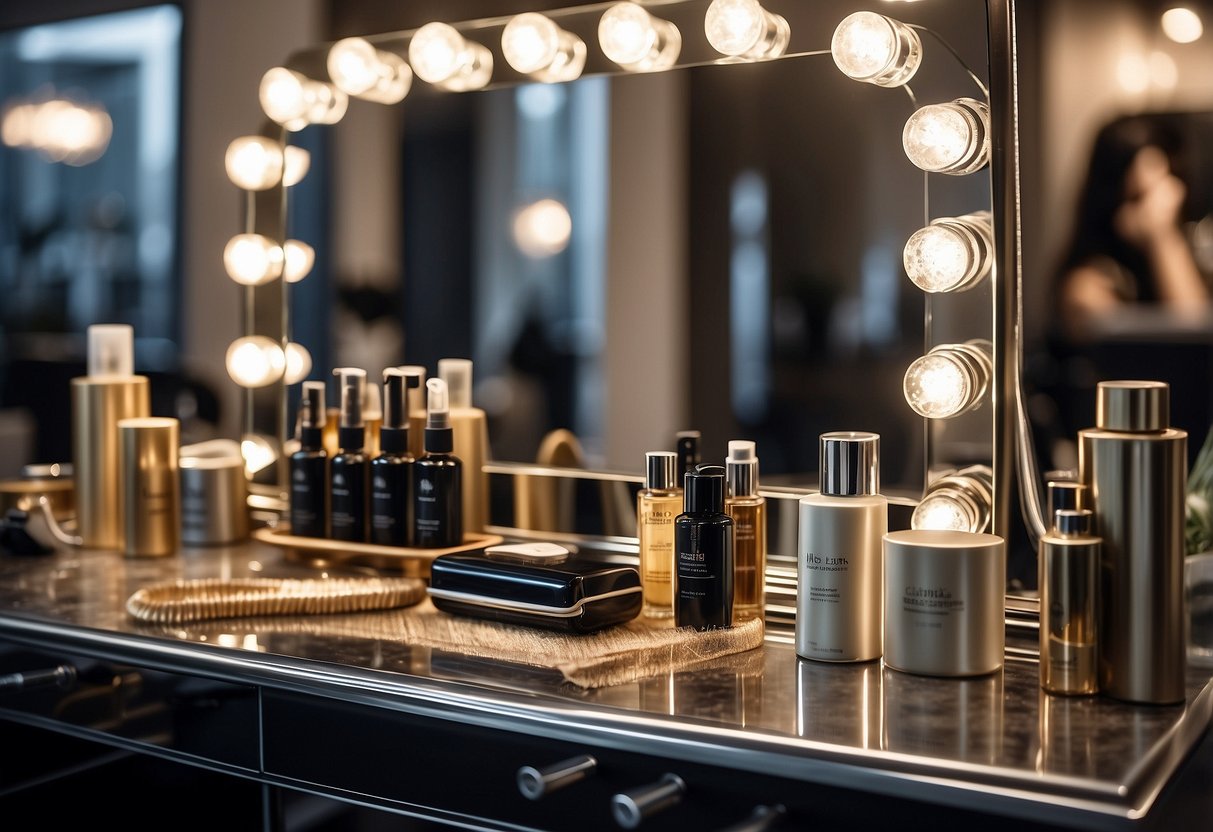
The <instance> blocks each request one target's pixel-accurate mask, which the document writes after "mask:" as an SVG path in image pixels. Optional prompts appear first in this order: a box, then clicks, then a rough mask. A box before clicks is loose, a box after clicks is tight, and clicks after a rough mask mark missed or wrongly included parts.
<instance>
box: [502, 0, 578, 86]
mask: <svg viewBox="0 0 1213 832" xmlns="http://www.w3.org/2000/svg"><path fill="white" fill-rule="evenodd" d="M501 51H502V54H504V55H505V60H506V63H508V64H509V65H510V66H512V67H513V68H514V69H515V70H517V71H518V72H521V73H522V74H523V75H530V76H532V77H534V78H535V79H536V80H539V81H545V82H548V83H555V82H560V81H572V80H574V79H576V78H577V77H579V76H580V75H581V70H583V69H584V68H585V55H586V49H585V41H583V40H582V39H581V38H579V37H577V36H576V35H574V34H573V33H572V32H567V31H565V30H564V29H561V28H560V27H559V26H557V25H556V23H555V22H554V21H553V20H552V19H551V18H550V17H547V16H545V15H542V14H537V13H535V12H527V13H525V14H520V15H517V16H515V17H512V18H510V22H509V23H507V24H506V25H505V29H504V30H502V32H501Z"/></svg>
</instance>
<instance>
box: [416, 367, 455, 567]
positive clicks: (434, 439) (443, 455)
mask: <svg viewBox="0 0 1213 832" xmlns="http://www.w3.org/2000/svg"><path fill="white" fill-rule="evenodd" d="M425 386H426V390H427V395H428V402H427V404H428V407H427V412H426V419H425V455H424V456H423V457H421V459H419V460H417V462H416V463H414V465H413V545H414V546H417V547H419V548H423V549H447V548H450V547H452V546H458V545H460V544H461V543H462V542H463V476H462V475H463V463H462V462H460V460H459V457H457V456H455V454H454V453H453V451H454V448H455V438H454V436H453V433H454V431H453V430H452V428H451V413H450V403H449V400H448V398H447V387H446V382H445V381H443V380H442V379H440V378H432V379H430V380H429V381H427V382H426V383H425Z"/></svg>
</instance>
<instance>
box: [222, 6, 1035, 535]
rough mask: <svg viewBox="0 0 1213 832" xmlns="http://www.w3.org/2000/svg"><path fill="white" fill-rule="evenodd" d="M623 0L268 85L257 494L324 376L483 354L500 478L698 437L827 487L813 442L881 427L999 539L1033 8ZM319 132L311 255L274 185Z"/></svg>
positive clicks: (366, 54) (803, 484)
mask: <svg viewBox="0 0 1213 832" xmlns="http://www.w3.org/2000/svg"><path fill="white" fill-rule="evenodd" d="M486 5H490V6H491V7H493V8H495V9H497V8H500V4H486ZM540 5H541V4H540ZM617 5H618V4H613V3H600V4H594V5H587V6H579V7H574V8H560V9H544V10H543V17H542V18H540V17H533V16H528V15H525V14H524V13H526V12H534V11H536V9H534V8H528V9H521V8H519V9H517V10H514V9H511V10H510V11H516V12H517V14H508V15H504V16H500V17H493V18H483V19H478V20H473V21H468V22H459V21H449V22H444V26H438V27H434V26H431V27H429V28H425V27H422V26H421V25H420V24H422V23H425V21H421V20H416V21H410V22H409V24H411V25H412V26H413V28H407V29H401V30H399V31H392V30H390V29H389V28H388V27H385V28H384V29H383V30H381V31H383V32H384V33H382V34H367V33H366V32H365V30H363V31H361V32H359V34H360V35H363V37H361V39H359V40H337V41H334V42H332V43H326V44H319V45H317V46H316V47H315V48H313V49H309V50H304V51H303V52H301V53H298V54H295V55H292V56H288V57H287V58H286V59H285V60H284V61H283V63H282V65H281V66H280V67H276V68H273V69H272V71H271V72H268V73H267V75H266V80H265V82H264V84H263V87H262V93H263V95H262V101H263V105H264V109H265V110H266V114H267V121H266V124H265V127H264V129H263V130H262V131H261V134H262V136H261V137H260V138H258V137H246V138H245V139H243V140H240V141H243V142H244V144H243V145H240V146H239V147H237V146H236V145H233V147H234V148H235V150H234V151H233V152H236V151H237V150H240V149H241V148H247V149H246V150H244V152H247V153H248V154H250V156H248V157H246V158H254V159H260V158H262V156H264V158H266V159H269V160H270V164H269V167H268V168H267V170H269V172H270V174H269V176H268V177H267V178H266V179H265V180H262V181H261V182H256V183H253V184H255V185H256V186H257V187H258V188H260V189H251V190H248V197H247V211H246V212H245V227H244V229H243V230H244V231H245V232H248V233H252V234H259V235H261V236H262V237H264V238H265V239H264V240H258V239H251V238H245V239H244V240H243V242H247V243H248V244H249V245H251V246H256V247H257V248H256V250H255V252H254V253H255V254H257V258H261V259H260V260H258V264H260V263H261V262H264V263H265V264H266V265H265V267H264V268H261V267H260V266H259V267H258V268H257V269H255V270H254V271H255V272H256V274H255V275H254V276H253V278H252V279H251V280H247V281H246V282H247V283H249V284H250V285H249V286H248V288H247V289H246V290H245V291H246V293H247V303H246V311H247V313H248V316H247V337H248V338H251V339H257V340H246V341H244V342H243V343H242V344H241V346H240V349H241V350H243V352H240V353H239V354H237V353H236V351H233V352H232V353H230V354H229V355H230V357H231V360H230V361H229V368H230V369H231V370H232V371H233V372H234V374H235V375H234V377H235V376H240V375H241V372H242V367H244V366H246V365H245V364H243V363H242V359H246V360H247V362H248V364H247V366H251V367H252V368H253V369H254V370H255V371H256V372H253V373H252V375H251V376H250V375H247V374H246V375H244V376H243V378H244V381H245V382H246V383H248V382H257V383H261V382H264V384H262V386H250V388H249V391H248V393H247V401H248V418H247V422H246V436H245V442H246V448H248V449H249V451H250V452H252V451H257V452H258V453H260V454H261V455H262V456H261V457H260V459H261V464H251V465H250V468H257V469H258V470H257V472H256V473H255V474H254V489H255V490H256V491H257V495H256V496H255V499H257V500H260V501H261V502H262V503H263V504H265V505H268V506H271V507H272V506H273V505H275V503H276V502H277V503H280V502H281V498H282V489H283V486H284V480H283V479H282V471H283V467H282V464H281V459H282V454H281V450H282V448H283V447H284V446H285V445H286V444H287V443H288V442H289V441H290V440H291V437H292V434H293V431H292V429H291V426H292V419H293V414H292V408H291V401H292V395H293V388H294V387H295V386H296V382H298V381H300V380H302V378H303V377H312V378H326V376H327V372H328V367H327V365H328V364H333V365H336V364H351V363H355V364H360V365H363V366H366V367H367V369H368V370H369V371H370V373H371V374H372V375H374V374H375V373H377V372H378V371H379V370H380V369H381V367H382V366H390V365H394V364H400V363H409V364H423V365H425V366H427V367H428V368H429V370H430V372H433V369H434V366H435V364H436V361H437V359H439V358H442V357H447V356H451V355H462V356H466V357H471V358H473V359H474V361H475V366H476V368H477V369H476V381H477V387H476V398H477V400H478V404H480V405H481V406H483V407H484V408H485V409H486V411H488V413H489V419H490V439H491V444H492V446H493V448H492V450H493V453H492V460H493V461H492V463H491V466H490V467H491V468H492V470H493V471H494V475H495V476H496V475H503V476H504V475H507V474H508V472H509V471H510V470H511V467H516V466H519V465H535V464H541V465H545V466H546V465H550V464H551V463H552V460H548V459H544V458H543V457H542V456H541V455H540V454H539V453H538V450H539V448H540V446H541V440H542V439H543V438H544V436H546V435H547V434H548V432H549V431H551V430H553V429H558V428H571V429H572V430H573V431H574V433H575V434H576V435H577V438H578V443H579V447H578V451H579V454H578V455H576V456H575V458H574V462H575V463H576V464H578V465H579V466H580V468H581V469H582V472H583V473H586V472H588V473H590V474H593V473H595V472H603V471H610V472H612V476H616V477H618V478H619V479H620V480H621V481H623V482H628V483H633V484H638V483H639V481H640V476H641V471H640V469H641V464H642V462H643V453H644V451H645V450H650V449H659V448H666V447H672V443H673V434H674V432H675V431H676V430H679V429H683V428H695V429H698V430H701V431H702V433H703V436H704V448H703V452H704V455H705V457H710V458H714V457H716V456H721V457H723V453H724V445H725V442H726V441H727V440H728V439H731V438H749V439H754V440H756V441H757V443H758V453H759V456H760V458H761V459H762V461H763V479H764V483H765V484H766V485H767V486H768V487H771V488H775V489H783V490H786V491H787V492H788V493H792V494H794V493H803V492H804V491H806V490H810V489H813V488H815V480H816V474H815V472H816V468H817V460H816V445H817V442H816V439H817V435H818V434H819V433H821V432H824V431H826V430H832V429H841V428H855V429H868V430H876V431H877V432H880V433H881V434H882V436H883V437H884V443H883V447H884V448H885V449H886V455H885V466H884V467H885V482H884V483H883V487H884V490H886V491H887V492H889V493H890V494H892V495H894V496H898V497H900V498H901V499H903V500H905V501H906V503H907V504H908V505H910V506H912V505H913V504H914V503H916V502H918V500H919V498H921V497H922V495H923V494H924V492H928V493H932V494H935V495H936V496H937V497H938V498H939V499H937V500H935V501H933V502H932V503H931V505H934V506H935V507H936V509H940V508H941V507H942V509H943V510H942V511H939V510H937V511H936V513H935V514H933V515H932V516H930V517H929V518H926V519H922V520H920V522H924V523H932V524H939V523H943V524H945V525H946V524H953V523H959V522H965V523H969V522H971V523H974V525H977V524H982V525H984V526H985V527H986V528H990V529H993V530H995V531H998V532H1000V533H1004V534H1005V533H1007V530H1008V529H1009V528H1010V527H1011V523H1012V520H1013V519H1014V518H1013V516H1012V512H1011V509H1010V506H1011V487H1010V486H1011V467H1012V465H1013V460H1014V458H1015V454H1014V447H1015V431H1014V427H1013V423H1012V418H1011V417H1012V415H1013V413H1014V411H1015V408H1014V403H1015V401H1016V396H1015V390H1016V387H1017V380H1016V370H1015V341H1014V321H1015V315H1016V308H1017V307H1016V304H1017V296H1016V291H1017V285H1018V282H1017V277H1018V260H1017V257H1018V215H1017V211H1018V204H1017V198H1016V192H1015V188H1016V180H1015V174H1014V171H1015V169H1016V168H1015V166H1016V164H1017V156H1016V152H1017V149H1016V145H1015V142H1014V129H1013V126H1014V106H1015V98H1014V91H1015V86H1014V78H1013V74H1012V69H1013V66H1014V62H1013V56H1012V54H1011V51H1010V50H1011V47H1012V45H1013V37H1012V31H1011V30H1012V26H1011V21H1012V19H1013V15H1012V10H1011V9H1010V8H1009V6H1008V4H1005V3H1000V2H991V3H990V4H988V6H987V7H982V5H981V4H973V3H964V2H958V0H938V2H931V3H923V4H913V5H910V4H892V3H889V4H878V5H879V8H874V7H869V6H867V5H865V4H861V3H856V2H852V1H851V0H837V2H835V1H834V0H831V1H830V2H820V3H812V4H806V3H798V2H786V0H785V2H780V1H779V0H768V2H765V3H763V4H762V5H759V4H758V3H757V2H752V0H734V1H733V2H724V1H723V0H716V2H708V0H669V2H649V3H640V4H625V7H624V8H621V9H618V10H616V11H615V12H613V14H614V15H616V16H618V19H617V20H616V19H615V18H612V17H611V16H610V15H608V12H611V11H612V7H615V6H617ZM638 11H639V12H644V13H645V14H644V15H639V14H637V12H638ZM856 14H858V16H854V15H856ZM645 15H647V16H645ZM356 17H358V15H357V13H356V11H351V12H350V13H349V19H350V20H352V19H354V18H356ZM612 21H614V23H612ZM662 21H664V22H662ZM362 23H363V24H365V20H362ZM409 24H406V25H409ZM743 24H744V25H743ZM750 24H752V25H753V29H752V30H751V29H747V26H748V25H750ZM840 24H841V25H840ZM612 26H615V28H612ZM628 27H634V28H628ZM336 28H337V29H338V30H340V29H341V21H340V19H339V20H338V21H337V26H336ZM633 31H634V32H639V33H640V38H639V40H637V41H635V42H632V41H630V40H629V38H630V37H631V35H630V34H628V33H631V32H633ZM675 32H677V34H676V35H675ZM612 33H613V34H612ZM625 35H627V37H625ZM612 38H616V39H622V40H624V41H628V42H627V43H624V44H623V45H620V43H616V42H615V40H612ZM675 41H677V46H678V48H677V56H676V57H674V52H675V50H674V44H675ZM743 41H744V43H743ZM642 42H643V43H645V44H648V51H647V52H643V50H640V49H639V48H638V47H637V49H636V51H634V52H631V53H629V52H628V51H627V49H625V48H624V46H637V44H639V43H642ZM549 46H550V47H551V48H549ZM642 53H643V54H642ZM612 57H613V58H614V59H615V60H612ZM444 62H445V64H444ZM490 64H491V69H490V68H489V66H490ZM410 68H411V69H410ZM577 69H579V72H575V71H574V70H577ZM987 70H988V71H987ZM574 78H576V79H577V80H572V79H574ZM987 88H989V93H992V98H989V97H988V95H989V93H988V92H987ZM343 90H344V91H343ZM401 96H404V97H403V101H402V103H395V102H399V101H400V98H401ZM389 102H390V103H389ZM330 123H331V124H332V126H331V127H330V126H324V125H328V124H330ZM309 125H315V126H309ZM316 130H322V131H329V132H330V134H331V143H330V144H329V145H328V147H329V149H330V154H329V158H328V159H327V160H326V163H331V169H332V173H333V176H332V177H331V192H330V193H328V194H326V195H325V196H326V197H327V199H326V205H327V206H328V211H327V222H323V221H322V222H318V223H316V225H315V228H314V231H315V232H317V236H314V237H312V238H311V239H310V240H307V243H308V246H307V247H303V246H299V245H297V244H293V243H291V242H289V241H285V237H286V230H287V228H288V224H287V221H286V220H287V216H288V214H290V215H291V216H292V217H293V216H294V212H295V211H296V210H297V207H298V206H297V205H296V203H295V201H294V200H293V197H288V194H290V193H291V187H292V186H291V185H290V184H289V183H290V182H291V181H292V180H293V179H294V176H293V175H291V174H289V173H275V171H277V170H278V166H281V169H282V170H283V171H286V170H287V169H289V168H290V167H291V161H290V156H291V155H296V163H297V160H298V159H299V158H302V157H301V156H298V155H297V154H296V153H295V152H294V151H295V145H297V144H298V143H299V140H300V139H304V138H306V137H308V136H310V135H311V134H312V131H316ZM229 158H231V157H229ZM262 185H264V187H261V186H262ZM246 187H248V186H247V185H246ZM309 213H311V212H309ZM298 226H299V224H298V223H294V222H293V223H292V224H291V227H294V228H296V229H297V227H298ZM330 227H331V228H332V229H333V233H332V235H331V236H329V237H327V238H324V237H322V236H321V234H323V233H327V229H328V228H330ZM292 233H293V234H294V233H296V231H292ZM300 236H301V238H303V239H306V237H304V235H300ZM250 250H251V249H250ZM292 252H294V256H295V257H296V258H299V256H300V254H302V255H303V257H302V260H301V262H306V263H309V264H310V263H311V262H312V261H311V260H310V259H309V257H310V256H313V255H314V256H315V257H317V258H319V259H322V260H324V261H326V263H327V265H328V269H327V276H328V278H329V279H330V280H332V281H333V282H334V283H335V284H336V285H337V287H338V288H337V289H336V290H335V291H334V292H333V294H332V297H333V298H335V303H321V304H316V305H315V306H313V307H312V308H309V309H304V308H300V307H299V305H298V304H295V303H292V302H291V295H292V293H293V292H294V289H292V285H293V284H292V283H291V278H292V277H294V276H295V275H294V274H293V273H290V272H291V271H292ZM309 252H310V254H309ZM254 259H256V258H254ZM237 271H238V270H237ZM282 277H284V278H285V279H280V278H282ZM288 310H289V311H290V313H291V314H290V315H289V316H288ZM377 313H385V314H377ZM318 316H320V317H319V320H320V321H322V322H326V323H327V325H320V326H317V317H318ZM292 320H293V321H294V322H295V323H292ZM301 324H306V328H307V329H308V330H310V331H314V332H321V333H326V334H331V336H332V339H331V341H330V342H328V343H306V342H305V343H302V344H301V346H302V347H303V348H304V349H305V350H307V351H308V353H309V354H310V355H311V356H325V357H327V358H328V359H329V360H319V361H317V360H313V361H312V364H313V367H312V369H311V374H310V376H308V372H307V370H306V369H305V370H303V371H302V372H300V371H299V369H300V367H301V366H302V365H298V364H297V365H294V367H293V368H292V365H291V363H290V356H291V354H292V352H293V354H294V355H296V356H302V355H303V354H304V353H303V352H301V351H300V350H299V349H298V348H293V346H292V345H293V344H294V343H295V341H296V337H295V333H296V331H299V330H301V329H302V327H301ZM262 338H264V339H265V340H260V339H262ZM375 343H379V344H384V345H386V346H385V348H383V349H381V350H380V351H378V352H374V351H372V350H371V349H370V347H372V346H373V345H374V344H375ZM350 355H356V356H357V357H358V358H359V359H361V360H357V361H353V360H351V359H350V358H349V356H350ZM375 365H378V366H375ZM246 456H248V454H246ZM974 466H976V476H975V477H971V476H970V475H972V474H974V471H975V469H974ZM958 471H960V472H962V473H963V476H962V479H965V481H966V482H969V481H970V480H971V482H969V484H970V485H974V486H975V490H976V492H978V493H980V494H982V495H985V496H984V497H983V500H984V502H985V504H984V505H982V506H981V507H980V508H979V510H978V511H977V512H976V514H974V515H973V516H972V517H970V516H968V515H964V516H962V515H963V512H962V511H960V510H959V509H958V508H957V505H958V504H957V503H956V502H955V501H954V500H953V501H951V502H949V500H951V495H950V493H946V492H945V493H940V489H939V485H940V482H941V480H942V478H944V477H947V476H954V475H955V474H956V473H957V472H958ZM579 478H582V479H583V478H584V477H583V476H576V477H574V479H579ZM949 481H954V480H949ZM970 493H972V492H970ZM987 518H988V519H987ZM983 520H984V521H985V522H984V523H982V521H983ZM772 548H773V550H772V555H773V556H776V557H778V556H780V555H790V554H791V552H790V551H789V552H780V551H776V550H775V549H774V547H772Z"/></svg>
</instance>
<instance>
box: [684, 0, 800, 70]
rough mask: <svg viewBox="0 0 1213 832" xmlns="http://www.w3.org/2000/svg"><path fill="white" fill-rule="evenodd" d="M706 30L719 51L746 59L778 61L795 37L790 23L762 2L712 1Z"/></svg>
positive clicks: (705, 20) (704, 23)
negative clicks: (764, 6) (769, 9)
mask: <svg viewBox="0 0 1213 832" xmlns="http://www.w3.org/2000/svg"><path fill="white" fill-rule="evenodd" d="M703 29H704V32H705V33H706V34H707V36H708V43H710V44H712V48H713V49H715V50H716V51H717V52H719V53H720V54H722V55H728V56H730V57H733V58H743V59H746V60H759V59H763V58H778V57H779V56H780V55H782V54H783V53H784V52H786V51H787V50H788V41H790V40H791V37H792V30H791V28H789V26H788V22H787V21H786V20H785V19H783V18H782V17H780V16H779V15H777V14H772V13H771V12H768V11H767V10H766V9H764V8H763V7H762V4H761V3H759V2H758V0H712V5H710V6H708V11H707V14H706V15H705V16H704V19H703Z"/></svg>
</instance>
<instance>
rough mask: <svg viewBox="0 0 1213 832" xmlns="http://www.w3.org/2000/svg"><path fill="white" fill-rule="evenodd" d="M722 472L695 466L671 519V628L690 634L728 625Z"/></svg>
mask: <svg viewBox="0 0 1213 832" xmlns="http://www.w3.org/2000/svg"><path fill="white" fill-rule="evenodd" d="M724 475H725V471H724V467H723V466H721V465H699V466H697V467H696V468H695V470H694V471H691V472H690V473H688V474H687V475H686V477H685V478H684V492H683V493H684V497H683V500H684V502H683V513H682V514H680V515H678V517H676V518H675V519H674V552H675V556H674V557H675V559H674V569H675V584H674V623H675V624H676V625H677V626H679V627H694V628H695V629H696V630H715V629H720V628H724V627H730V626H732V624H733V518H732V517H730V516H729V515H727V514H725V511H724Z"/></svg>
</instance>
